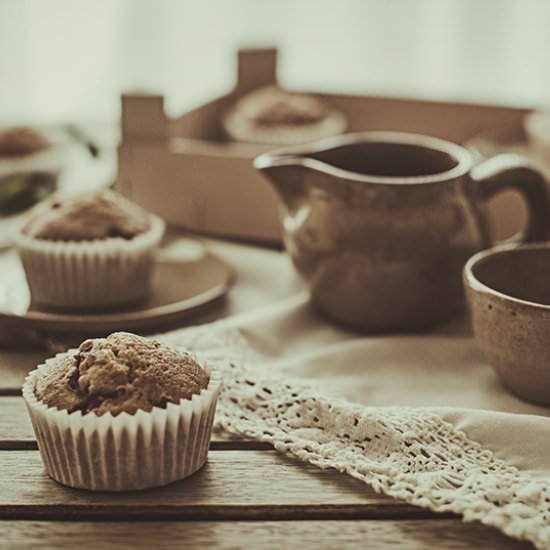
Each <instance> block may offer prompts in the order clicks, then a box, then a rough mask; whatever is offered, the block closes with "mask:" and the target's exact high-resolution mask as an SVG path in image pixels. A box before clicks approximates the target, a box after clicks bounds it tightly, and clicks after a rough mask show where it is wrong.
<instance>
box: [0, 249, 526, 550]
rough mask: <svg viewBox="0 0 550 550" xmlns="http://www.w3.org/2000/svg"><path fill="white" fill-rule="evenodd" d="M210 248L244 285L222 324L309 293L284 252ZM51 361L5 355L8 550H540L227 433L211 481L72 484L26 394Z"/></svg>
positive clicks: (0, 526)
mask: <svg viewBox="0 0 550 550" xmlns="http://www.w3.org/2000/svg"><path fill="white" fill-rule="evenodd" d="M211 246H212V247H214V248H215V249H216V252H217V253H219V254H222V255H224V256H225V257H226V259H231V258H232V259H233V260H234V262H233V263H234V265H235V266H236V267H237V269H238V270H239V274H240V276H241V277H240V283H239V284H238V286H237V288H236V289H235V292H234V293H233V297H232V298H230V300H229V301H228V303H227V304H226V305H225V306H223V308H222V309H221V310H220V311H219V314H220V315H227V314H232V313H235V312H238V311H243V310H246V309H250V308H252V307H253V306H254V305H257V304H258V303H267V302H269V301H274V300H277V299H279V298H280V297H281V296H282V295H284V294H288V293H290V292H292V291H293V290H294V289H295V288H296V285H298V284H299V283H296V281H295V279H294V277H293V275H292V271H291V269H290V267H289V266H288V262H287V260H286V258H285V257H284V256H283V255H281V254H280V253H277V252H267V251H264V250H262V251H259V250H255V249H253V248H248V247H239V246H236V245H222V244H219V243H211ZM236 260H238V261H236ZM266 289H267V290H266ZM43 358H44V353H42V352H39V351H34V352H33V351H28V350H27V351H2V352H0V547H1V548H10V549H12V548H28V547H31V546H32V545H36V546H39V547H40V548H65V547H67V548H69V547H71V548H78V549H79V550H84V549H85V548H98V547H100V546H101V547H102V546H107V545H108V544H111V545H115V544H116V545H117V547H124V548H126V547H128V548H132V549H134V548H161V549H165V548H201V547H216V548H240V547H246V548H287V547H295V548H300V549H302V548H314V549H319V548H355V547H357V548H363V547H365V548H366V547H368V548H392V547H395V548H397V547H399V548H418V549H420V548H428V547H433V548H456V549H458V548H493V549H497V548H498V549H500V548H529V547H530V545H528V544H525V543H519V542H517V541H513V540H510V539H508V538H506V537H504V536H503V535H501V534H500V533H499V532H497V531H496V530H493V529H491V528H488V527H484V526H482V525H479V524H464V523H462V522H461V520H460V519H459V518H457V517H455V516H452V515H436V514H433V513H431V512H428V511H426V510H422V509H420V508H415V507H412V506H409V505H408V504H405V503H402V502H399V501H396V500H393V499H391V498H388V497H385V496H381V495H377V494H376V493H374V491H372V490H371V489H370V488H369V487H368V486H366V485H365V484H364V483H362V482H360V481H357V480H354V479H352V478H350V477H348V476H346V475H343V474H340V473H338V472H335V471H331V470H319V469H317V468H315V467H313V466H309V465H306V464H304V463H302V462H299V461H297V460H294V459H292V458H288V457H284V456H281V455H280V454H278V453H277V452H275V451H274V450H273V449H271V448H270V447H269V446H268V445H265V444H260V443H256V442H253V441H235V440H229V439H227V438H225V437H223V436H221V435H218V436H216V437H215V438H214V440H213V441H212V444H211V452H210V455H209V462H208V464H207V465H206V466H205V467H204V468H203V469H202V470H201V471H200V472H198V473H197V474H196V475H195V476H193V477H191V478H190V479H188V480H185V481H181V482H178V483H174V484H172V485H170V486H168V487H165V488H161V489H154V490H149V491H143V492H137V493H123V494H106V493H89V492H86V491H79V490H74V489H69V488H66V487H63V486H61V485H58V484H57V483H56V482H54V481H52V480H50V479H49V478H48V477H47V476H46V474H45V472H44V469H43V466H42V462H41V460H40V456H39V453H38V451H37V447H36V442H35V440H34V436H33V433H32V428H31V425H30V422H29V420H28V417H27V414H26V411H25V408H24V403H23V400H22V398H21V397H20V387H21V384H22V382H23V379H24V376H25V374H26V373H27V372H28V371H29V370H31V369H32V368H34V366H35V365H36V364H37V363H38V362H40V361H41V360H42V359H43Z"/></svg>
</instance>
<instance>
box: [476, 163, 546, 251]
mask: <svg viewBox="0 0 550 550" xmlns="http://www.w3.org/2000/svg"><path fill="white" fill-rule="evenodd" d="M470 176H471V178H472V180H473V181H474V182H475V183H476V184H477V185H476V187H477V190H478V193H479V196H480V197H481V198H482V199H483V200H489V199H490V198H491V197H493V196H494V195H496V194H497V193H499V192H500V191H504V190H505V189H514V190H516V191H518V192H519V193H520V194H521V195H522V196H523V198H524V200H525V203H526V205H527V209H528V218H527V225H526V228H525V231H524V232H523V235H522V237H521V241H522V242H534V241H547V240H548V239H549V235H550V204H549V199H548V193H547V190H546V179H545V177H544V175H543V174H542V173H541V172H540V171H539V170H537V169H536V168H534V167H533V166H532V165H531V164H530V163H529V161H528V160H527V159H525V158H523V157H521V156H519V155H509V154H503V155H497V156H495V157H493V158H490V159H488V160H486V161H483V162H481V163H480V164H479V165H478V166H476V167H475V168H473V169H472V171H471V173H470Z"/></svg>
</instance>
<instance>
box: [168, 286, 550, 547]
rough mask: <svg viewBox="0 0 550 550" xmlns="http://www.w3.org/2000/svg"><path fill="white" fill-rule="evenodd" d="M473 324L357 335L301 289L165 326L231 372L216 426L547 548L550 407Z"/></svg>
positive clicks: (177, 340)
mask: <svg viewBox="0 0 550 550" xmlns="http://www.w3.org/2000/svg"><path fill="white" fill-rule="evenodd" d="M466 326H467V325H464V324H460V323H458V324H454V325H449V326H447V327H443V328H442V329H440V330H439V331H437V332H434V333H431V334H424V335H422V334H417V335H408V336H361V335H357V334H353V333H351V332H348V331H342V330H339V329H337V328H336V327H334V326H332V325H330V324H328V323H326V322H325V321H323V320H322V319H320V318H318V317H317V316H316V315H314V314H313V313H312V311H311V309H310V307H309V305H308V304H307V298H306V297H305V296H299V297H297V298H295V299H293V300H290V302H287V303H283V304H282V305H280V306H277V307H275V308H273V307H270V308H269V309H268V310H263V311H259V312H257V313H252V314H245V315H244V316H241V317H237V318H232V319H229V320H225V321H221V322H218V323H214V324H210V325H203V326H199V327H195V328H191V329H184V330H180V331H174V332H172V333H167V334H165V335H162V336H161V338H162V339H164V340H165V341H167V342H169V343H172V344H175V345H181V346H185V347H187V348H189V349H191V350H192V351H194V352H196V353H199V352H200V353H202V354H204V357H205V358H206V360H207V362H208V364H209V366H210V367H213V368H214V369H215V370H218V371H219V372H221V373H222V377H223V388H222V392H221V394H220V400H219V407H218V412H217V415H216V424H217V426H218V428H221V429H223V430H225V431H227V432H228V433H230V434H233V435H238V436H241V437H246V438H253V439H256V440H259V441H266V442H269V443H271V444H272V445H273V446H274V447H275V449H277V450H279V451H281V452H285V453H290V454H292V455H294V456H295V457H297V458H299V459H301V460H303V461H306V462H309V463H311V464H314V465H316V466H319V467H321V468H335V469H337V470H339V471H341V472H345V473H346V474H348V475H351V476H353V477H355V478H358V479H361V480H363V481H365V482H366V483H368V484H369V485H371V486H372V487H373V488H374V489H375V490H377V491H381V492H384V493H386V494H388V495H390V496H393V497H396V498H399V499H402V500H405V501H406V502H409V503H411V504H415V505H418V506H422V507H425V508H429V509H431V510H434V511H437V512H454V513H457V514H460V515H461V516H462V517H463V518H464V520H465V521H481V522H483V523H485V524H487V525H491V526H494V527H496V528H498V529H500V530H501V531H502V532H503V533H506V534H508V535H510V536H512V537H515V538H519V539H525V540H529V541H531V542H533V543H534V544H535V546H537V547H538V548H550V519H549V518H550V476H549V475H548V474H550V468H549V466H550V463H549V460H548V458H547V457H548V453H547V452H546V451H547V449H546V448H545V447H547V446H548V445H546V444H545V443H544V442H545V441H546V440H547V439H548V438H546V435H547V434H548V430H549V427H548V424H549V420H548V418H546V417H545V416H543V414H546V412H547V411H546V410H545V409H542V408H540V409H539V408H536V407H535V408H533V406H531V405H528V404H524V403H522V402H520V401H518V400H516V399H515V398H514V397H512V396H510V395H508V394H507V393H506V392H505V391H504V390H503V389H502V388H501V387H500V385H499V384H498V383H497V382H496V380H495V378H494V376H492V371H491V370H490V369H489V367H487V365H485V363H484V362H483V359H482V358H481V357H480V355H479V353H478V352H477V351H476V350H477V348H476V346H475V343H474V342H473V340H472V338H471V337H470V336H469V335H468V332H467V329H466V328H465V327H466ZM298 377H300V378H298ZM341 396H344V397H348V398H352V399H353V400H354V401H356V403H353V402H352V401H346V400H342V399H339V397H341ZM359 403H363V405H361V404H359ZM464 404H467V405H469V406H471V405H472V404H475V405H476V406H478V407H479V408H477V409H472V408H465V407H464ZM441 405H452V406H450V407H449V406H447V407H442V406H441ZM506 408H510V409H511V410H514V411H515V412H513V413H508V412H499V411H497V410H491V409H501V410H502V409H506ZM527 408H530V412H535V411H536V412H538V413H539V415H534V414H521V412H524V411H525V410H526V409H527ZM540 441H543V443H542V444H540V443H539V442H540Z"/></svg>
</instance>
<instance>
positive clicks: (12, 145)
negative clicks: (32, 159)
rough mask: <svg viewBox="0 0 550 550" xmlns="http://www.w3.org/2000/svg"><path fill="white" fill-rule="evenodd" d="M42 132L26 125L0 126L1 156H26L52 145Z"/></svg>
mask: <svg viewBox="0 0 550 550" xmlns="http://www.w3.org/2000/svg"><path fill="white" fill-rule="evenodd" d="M50 145H51V144H50V142H49V141H48V140H47V139H46V137H45V136H43V135H42V134H41V133H40V132H38V131H36V130H34V129H33V128H28V127H26V126H19V127H12V128H0V157H24V156H26V155H32V154H33V153H38V152H39V151H43V150H44V149H47V148H48V147H50Z"/></svg>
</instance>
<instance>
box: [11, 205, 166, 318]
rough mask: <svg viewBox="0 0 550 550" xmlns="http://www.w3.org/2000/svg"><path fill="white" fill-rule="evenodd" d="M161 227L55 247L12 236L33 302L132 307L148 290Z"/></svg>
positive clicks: (157, 224) (154, 219) (19, 233)
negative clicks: (122, 236) (127, 237)
mask: <svg viewBox="0 0 550 550" xmlns="http://www.w3.org/2000/svg"><path fill="white" fill-rule="evenodd" d="M164 228H165V224H164V222H163V221H162V220H161V219H160V218H158V217H157V216H153V215H151V227H150V228H149V229H148V230H147V231H146V232H145V233H142V234H141V235H138V236H136V237H134V238H132V239H130V240H125V239H122V238H108V239H98V240H95V241H79V242H61V241H48V240H45V239H36V238H34V237H30V236H28V235H26V234H24V233H23V232H22V231H21V229H19V230H18V231H17V233H16V235H15V242H16V244H17V247H18V250H19V255H20V257H21V261H22V263H23V268H24V270H25V274H26V277H27V282H28V284H29V289H30V292H31V297H32V300H33V302H36V303H37V304H43V305H46V306H55V307H64V308H101V307H106V306H111V305H118V304H125V303H131V302H135V301H138V300H139V299H141V298H143V297H145V296H146V295H147V294H148V292H149V291H150V288H151V281H152V275H153V267H154V253H155V250H156V248H157V247H158V245H159V244H160V241H161V239H162V236H163V234H164Z"/></svg>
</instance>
